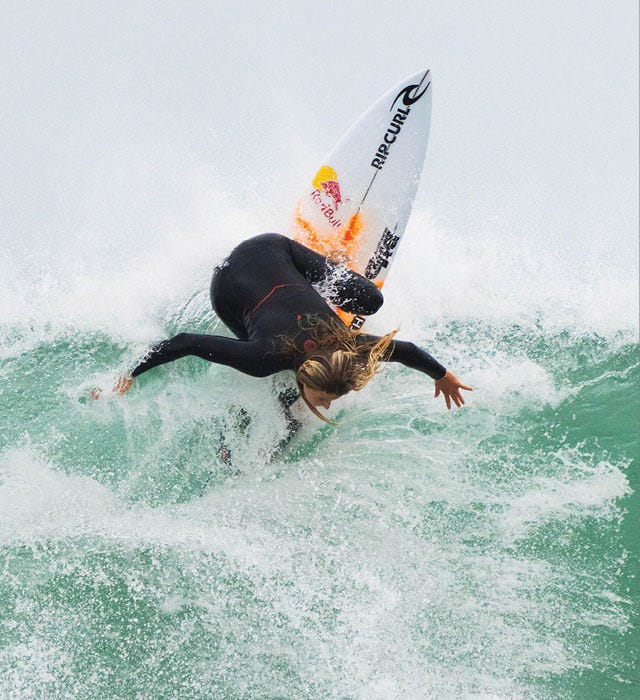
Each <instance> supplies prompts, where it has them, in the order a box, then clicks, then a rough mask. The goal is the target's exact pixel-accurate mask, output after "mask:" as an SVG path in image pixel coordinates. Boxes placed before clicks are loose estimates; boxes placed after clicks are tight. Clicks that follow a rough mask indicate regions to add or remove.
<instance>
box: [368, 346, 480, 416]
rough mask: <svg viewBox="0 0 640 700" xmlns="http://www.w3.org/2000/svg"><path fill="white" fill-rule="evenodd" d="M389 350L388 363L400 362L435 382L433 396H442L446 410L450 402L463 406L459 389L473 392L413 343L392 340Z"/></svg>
mask: <svg viewBox="0 0 640 700" xmlns="http://www.w3.org/2000/svg"><path fill="white" fill-rule="evenodd" d="M361 337H362V338H363V339H371V338H372V336H365V335H364V334H363V335H362V336H361ZM389 348H390V350H391V354H390V355H389V356H388V358H387V360H388V361H389V362H400V363H401V364H403V365H404V366H405V367H410V368H411V369H417V370H418V371H419V372H423V373H424V374H427V375H429V376H430V377H431V378H432V379H434V380H435V383H436V389H435V396H436V398H437V397H438V396H440V394H442V395H443V396H444V400H445V403H446V404H447V408H448V409H450V408H451V402H453V403H454V404H455V405H456V406H458V407H460V406H462V405H463V404H464V398H463V397H462V394H461V393H460V390H461V389H464V390H465V391H473V389H472V388H471V387H470V386H467V385H466V384H463V383H462V382H461V381H460V380H459V379H458V378H457V377H456V376H455V375H453V374H452V373H451V372H449V370H447V369H446V368H445V367H444V366H443V365H441V364H440V363H439V362H438V361H437V360H436V359H435V358H434V357H432V356H431V355H430V354H429V353H428V352H426V351H425V350H423V349H422V348H420V347H418V346H417V345H416V344H415V343H411V342H408V341H405V340H392V341H391V344H390V345H389Z"/></svg>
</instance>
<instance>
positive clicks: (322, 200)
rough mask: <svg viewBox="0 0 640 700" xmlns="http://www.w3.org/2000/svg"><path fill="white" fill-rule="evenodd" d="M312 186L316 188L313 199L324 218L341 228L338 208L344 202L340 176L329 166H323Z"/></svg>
mask: <svg viewBox="0 0 640 700" xmlns="http://www.w3.org/2000/svg"><path fill="white" fill-rule="evenodd" d="M311 184H312V185H313V187H314V188H315V189H314V190H313V192H311V195H310V196H311V199H312V200H313V201H314V202H315V203H316V204H317V205H318V208H319V209H320V211H321V212H322V214H323V216H324V217H325V218H326V219H327V221H328V222H329V223H330V224H331V226H333V228H336V229H337V228H340V227H341V226H342V221H341V220H340V218H339V216H338V208H339V207H340V205H341V204H342V202H343V199H342V192H341V190H340V183H339V182H338V174H337V173H336V171H335V170H334V169H333V168H332V167H330V166H329V165H323V166H322V167H321V168H320V170H318V172H317V173H316V176H315V177H314V178H313V180H312V182H311Z"/></svg>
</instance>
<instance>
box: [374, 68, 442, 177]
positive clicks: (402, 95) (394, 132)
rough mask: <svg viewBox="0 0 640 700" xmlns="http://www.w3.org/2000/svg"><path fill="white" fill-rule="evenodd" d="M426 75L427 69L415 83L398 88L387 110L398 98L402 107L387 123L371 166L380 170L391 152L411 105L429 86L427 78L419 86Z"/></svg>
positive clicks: (391, 108)
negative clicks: (424, 83)
mask: <svg viewBox="0 0 640 700" xmlns="http://www.w3.org/2000/svg"><path fill="white" fill-rule="evenodd" d="M428 75H429V71H427V72H426V73H425V75H424V77H423V78H422V80H421V81H420V83H418V84H417V85H407V87H404V88H402V90H400V92H399V93H398V94H397V95H396V97H395V99H394V101H393V102H392V103H391V107H389V111H391V110H393V109H394V107H395V106H396V103H397V102H398V100H401V101H402V104H403V105H404V107H398V108H397V110H396V113H395V114H394V115H393V117H392V119H391V123H390V124H389V126H388V128H387V130H386V132H385V134H384V136H383V138H382V143H381V144H380V145H379V146H378V150H377V151H376V154H375V155H374V157H373V159H372V160H371V167H372V168H375V169H376V170H382V168H383V166H384V164H385V163H386V161H387V158H388V157H389V153H390V152H391V146H392V145H393V144H394V143H395V142H396V140H397V139H398V137H399V136H400V132H401V131H402V127H403V126H404V123H405V121H406V120H407V117H408V116H409V112H411V107H412V106H413V105H414V104H415V103H416V102H417V101H418V100H419V99H420V98H421V97H422V96H423V95H425V94H426V93H427V91H428V90H429V87H430V86H431V81H430V80H429V81H428V82H427V84H426V85H425V86H424V87H423V88H422V89H420V86H421V85H422V83H423V82H424V81H425V79H426V78H427V76H428Z"/></svg>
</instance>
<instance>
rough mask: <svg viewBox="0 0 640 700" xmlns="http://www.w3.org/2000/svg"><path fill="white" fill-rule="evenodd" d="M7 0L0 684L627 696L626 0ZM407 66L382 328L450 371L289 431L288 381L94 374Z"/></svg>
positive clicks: (631, 638) (193, 321)
mask: <svg viewBox="0 0 640 700" xmlns="http://www.w3.org/2000/svg"><path fill="white" fill-rule="evenodd" d="M4 5H6V7H3V25H2V30H0V31H1V33H2V41H0V56H1V63H2V66H3V71H2V72H1V73H2V75H1V76H0V87H1V88H2V89H1V94H2V120H1V121H2V124H1V128H2V138H1V139H0V152H1V153H2V159H1V160H2V164H3V168H2V169H1V172H0V188H1V190H2V196H1V197H0V700H5V698H6V699H7V700H23V699H26V698H37V699H38V700H63V699H64V700H68V699H73V700H75V699H76V698H77V699H81V700H112V699H113V700H134V699H135V700H177V699H180V700H205V699H206V700H276V699H278V700H325V699H327V698H338V699H339V700H530V699H531V700H555V699H565V698H567V699H571V700H610V699H619V700H637V698H638V697H640V684H639V678H640V667H639V657H640V643H639V641H638V640H639V639H640V591H639V586H638V575H639V573H640V571H639V567H640V552H639V541H640V538H639V537H638V521H639V505H640V499H639V496H638V491H639V449H638V448H639V425H640V406H639V403H640V376H639V375H640V343H639V336H638V332H639V329H638V304H639V301H638V241H637V231H638V128H637V124H638V33H637V28H638V8H637V3H631V2H626V3H613V4H609V5H607V7H606V11H603V5H602V3H596V2H591V3H585V2H583V1H582V0H568V1H565V2H563V3H557V2H552V1H551V0H539V1H538V2H535V3H513V2H511V1H510V0H494V1H492V2H490V3H489V2H485V3H468V2H458V3H456V2H448V3H442V2H434V1H432V0H406V1H405V2H402V3H387V2H382V0H374V1H373V2H372V1H371V0H367V2H357V1H355V2H349V3H338V2H336V3H317V2H310V1H308V0H299V1H298V2H295V3H293V2H288V1H287V0H276V1H275V2H271V3H268V4H266V3H247V4H246V5H247V7H246V8H245V11H244V12H243V17H242V21H239V17H238V12H237V3H231V2H224V1H222V2H215V3H214V2H208V3H207V2H205V3H197V2H195V3H148V2H144V0H138V1H137V2H135V3H124V2H109V3H95V2H94V3H74V2H65V3H49V4H46V3H29V2H20V3H4ZM426 66H429V67H430V68H431V69H432V75H433V81H434V82H433V89H434V97H433V113H432V125H431V135H430V143H429V148H428V153H427V161H426V167H425V171H424V174H423V179H422V183H421V186H420V190H419V191H418V195H417V197H416V201H415V204H414V209H413V213H412V216H411V218H410V220H409V224H408V226H407V231H406V234H405V238H404V240H403V242H402V245H401V247H400V249H399V252H398V255H397V258H396V260H395V262H394V266H393V268H392V270H391V272H390V274H389V277H388V281H387V283H386V285H385V304H384V306H383V307H382V309H381V310H380V312H379V313H378V314H376V316H375V317H374V318H372V319H371V320H369V321H368V322H367V328H368V329H369V330H370V331H371V332H374V333H381V332H385V331H388V330H390V329H392V328H399V336H398V337H400V338H405V339H408V340H413V341H414V342H417V343H419V344H420V345H422V346H423V347H425V348H426V349H427V350H428V351H429V352H431V353H432V354H433V355H434V356H435V357H437V358H438V359H439V360H440V361H441V362H442V363H443V364H445V365H446V366H447V367H448V368H450V369H451V370H452V371H453V372H454V374H456V375H457V376H458V377H459V378H460V379H461V380H463V381H464V382H465V383H468V384H470V385H472V386H473V387H474V391H473V393H470V394H467V395H466V398H467V404H466V406H465V407H464V408H463V409H461V410H452V411H451V412H447V411H446V409H445V406H444V403H443V402H442V401H441V400H435V399H434V397H433V382H432V381H431V380H430V379H429V378H428V377H426V376H424V375H421V374H419V373H417V372H412V371H410V370H408V369H406V368H403V367H401V366H396V365H390V366H388V367H386V368H385V369H384V371H383V372H381V374H380V375H379V376H378V377H376V378H375V379H374V381H372V382H371V383H370V385H368V386H367V387H366V388H365V389H363V391H361V392H359V393H358V394H354V395H350V396H347V397H344V398H343V399H341V400H339V401H337V402H335V404H334V406H333V407H332V409H331V411H330V415H331V417H333V418H334V419H335V420H336V421H337V422H338V425H335V426H333V425H327V424H323V423H321V422H320V421H317V420H316V419H315V418H314V417H313V416H310V415H307V416H306V418H305V421H304V426H303V428H302V429H301V431H300V432H299V433H298V435H297V436H296V437H295V438H294V439H293V440H292V441H291V443H290V444H289V445H288V446H287V447H286V448H285V449H284V450H280V451H279V450H278V449H277V448H278V445H279V444H280V442H281V441H282V439H283V437H284V436H285V434H286V425H285V420H284V418H283V416H282V415H281V414H280V412H279V408H278V405H277V402H276V400H275V398H274V387H273V383H272V381H271V379H265V380H258V379H252V378H250V377H245V376H243V375H241V374H239V373H237V372H234V371H233V370H230V369H228V368H224V367H219V366H215V365H211V364H208V363H205V362H203V361H201V360H198V359H196V358H184V359H182V360H180V361H178V362H175V363H172V364H170V365H165V366H163V367H159V368H156V369H155V370H153V371H150V372H148V373H147V374H145V375H143V376H142V377H140V378H139V379H138V380H136V382H135V384H134V386H133V388H132V389H131V391H130V392H129V393H128V394H127V395H126V396H124V397H117V396H113V395H112V394H110V393H109V392H108V388H109V387H110V386H111V385H112V382H113V380H114V377H115V376H116V375H117V374H118V373H119V372H120V371H122V370H123V369H125V368H127V367H129V366H131V364H132V363H134V362H136V360H137V359H138V358H140V357H141V356H142V355H143V354H144V352H145V350H146V349H147V348H148V347H149V344H150V343H152V342H153V341H154V340H157V339H161V338H165V337H167V336H170V335H172V334H175V333H177V332H180V331H191V332H206V333H223V332H225V331H224V328H223V327H222V325H221V324H220V323H219V321H218V320H217V319H216V318H215V316H214V314H213V313H212V311H211V309H210V306H209V301H208V285H209V279H210V275H211V271H212V269H213V267H214V266H215V265H216V264H218V263H219V262H220V261H221V260H222V259H223V258H224V256H225V255H226V254H227V253H228V252H229V251H230V250H231V249H232V247H233V246H234V245H236V244H237V243H239V242H240V241H241V240H243V239H244V238H246V237H249V236H251V235H255V234H258V233H262V232H264V231H269V230H270V231H281V232H285V231H286V228H287V225H288V222H289V217H290V215H291V213H292V210H293V203H294V201H295V199H296V197H297V196H298V195H299V193H300V190H301V187H302V186H305V185H304V183H307V182H308V178H309V177H310V175H312V173H314V172H317V168H318V166H319V165H320V163H321V162H322V157H323V155H324V154H325V153H326V152H328V151H329V150H330V149H331V147H332V146H333V145H334V143H335V142H336V141H337V140H338V138H339V137H340V135H341V134H342V133H343V131H344V130H345V129H346V128H348V126H349V125H350V124H351V123H352V122H353V121H354V120H355V119H356V118H357V117H358V116H359V115H360V114H361V113H362V111H363V110H364V109H366V108H367V106H368V105H369V104H371V103H372V102H373V101H374V100H375V99H377V98H378V97H379V95H381V94H383V92H384V91H385V90H387V89H389V87H390V86H391V85H393V84H396V83H397V82H398V81H399V80H401V79H402V78H404V77H405V76H406V75H410V74H412V73H414V72H416V71H417V70H419V69H420V68H422V67H426ZM5 68H6V70H5ZM95 386H100V387H103V388H105V390H107V393H106V395H105V398H104V399H103V400H101V401H92V400H91V399H90V398H89V393H90V391H91V389H92V388H93V387H95ZM223 443H224V445H225V446H226V447H228V448H229V449H230V450H231V452H232V456H233V463H232V465H229V464H226V463H224V462H223V461H222V460H221V459H220V455H219V453H220V447H221V445H222V444H223Z"/></svg>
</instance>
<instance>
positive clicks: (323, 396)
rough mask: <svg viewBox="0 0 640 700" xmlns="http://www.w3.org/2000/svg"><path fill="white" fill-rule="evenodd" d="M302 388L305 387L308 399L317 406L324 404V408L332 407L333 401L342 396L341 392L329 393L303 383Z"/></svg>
mask: <svg viewBox="0 0 640 700" xmlns="http://www.w3.org/2000/svg"><path fill="white" fill-rule="evenodd" d="M302 388H303V389H304V395H305V397H306V399H307V401H308V402H309V403H310V404H311V405H312V406H315V407H316V408H318V406H322V408H326V409H329V408H331V402H332V401H335V400H336V399H339V398H340V395H339V394H329V393H327V392H326V391H320V390H319V389H312V388H311V387H309V386H307V385H306V384H303V385H302Z"/></svg>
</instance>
